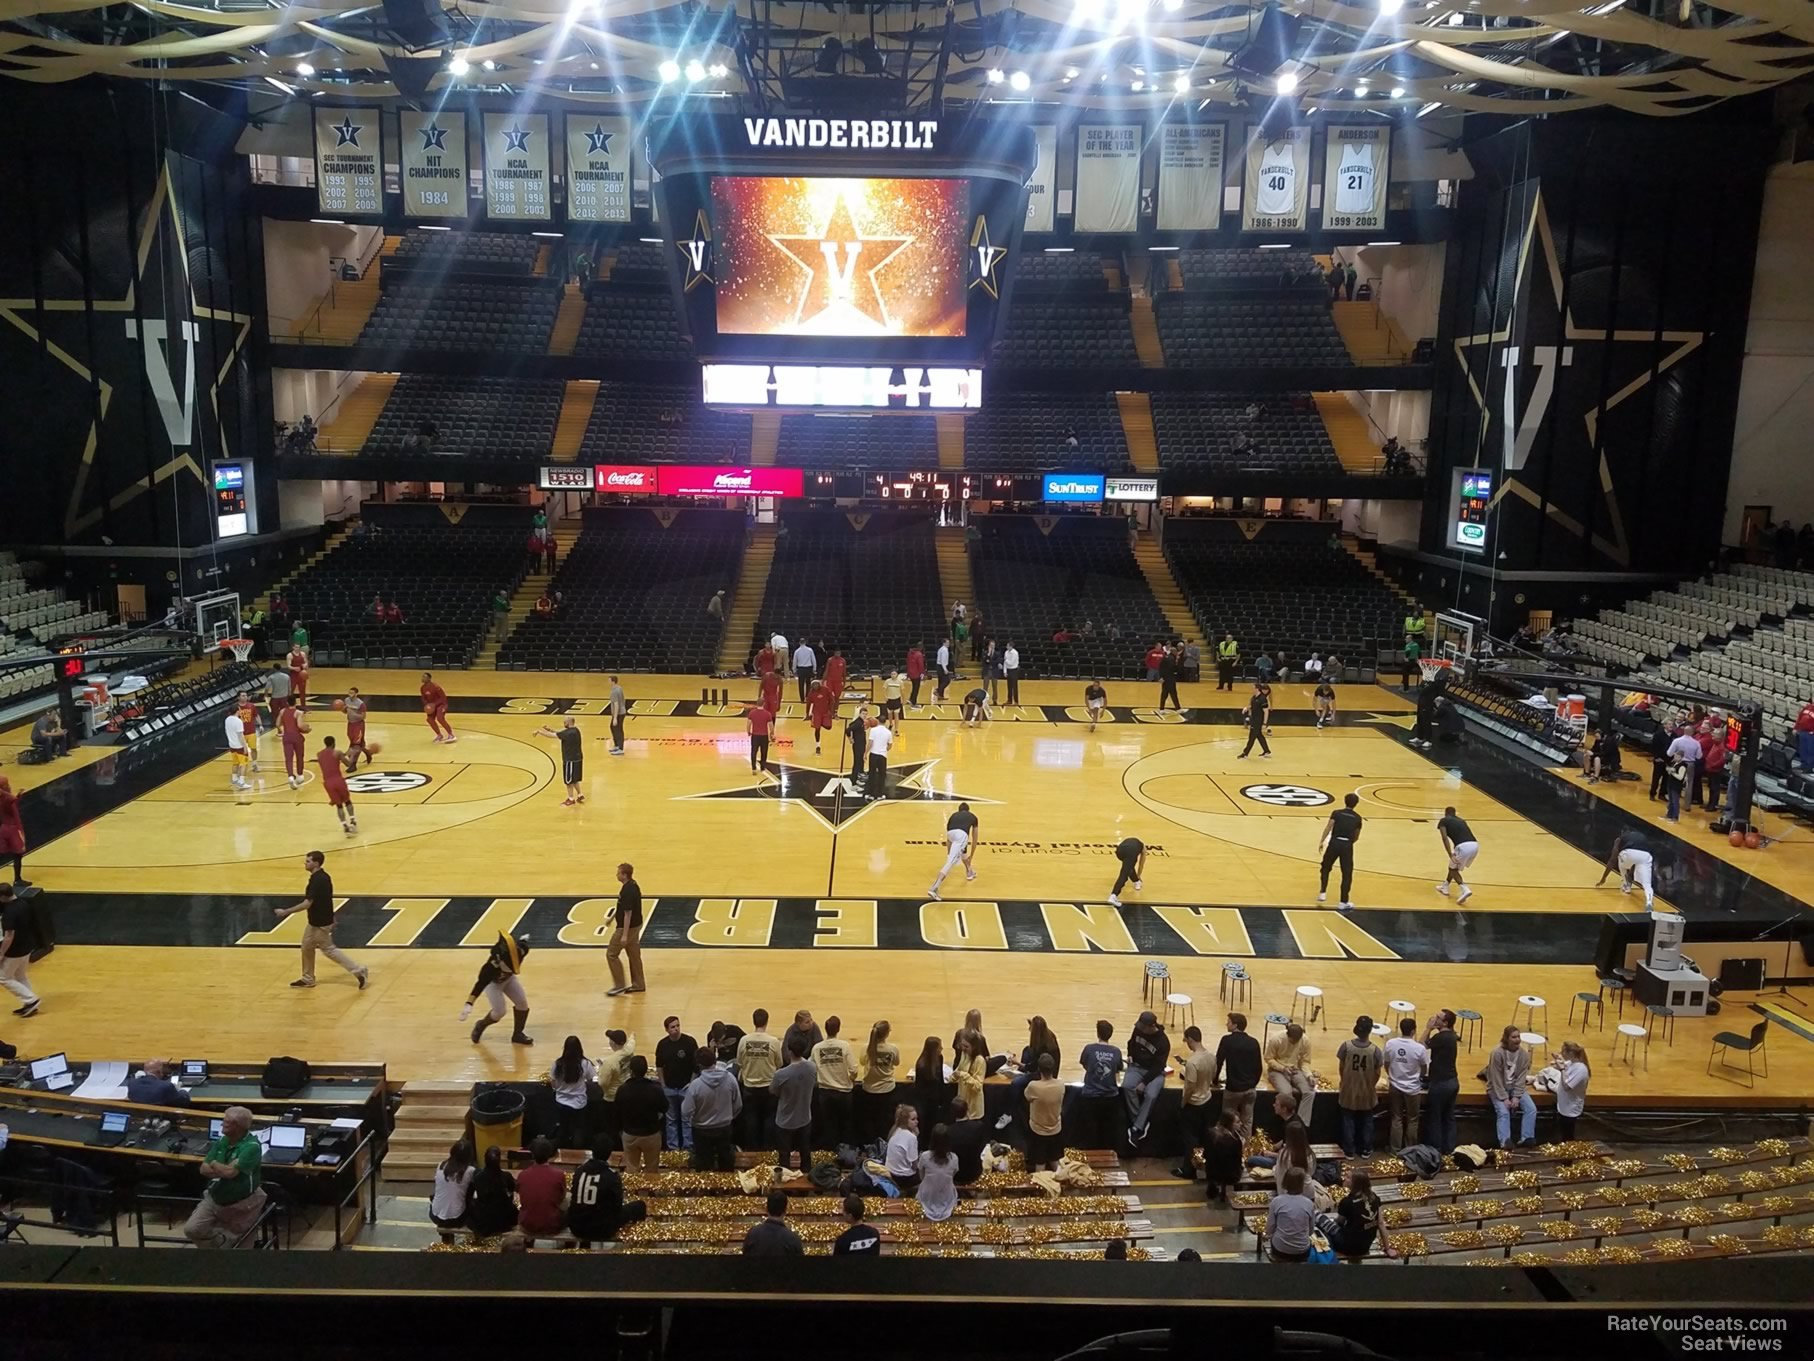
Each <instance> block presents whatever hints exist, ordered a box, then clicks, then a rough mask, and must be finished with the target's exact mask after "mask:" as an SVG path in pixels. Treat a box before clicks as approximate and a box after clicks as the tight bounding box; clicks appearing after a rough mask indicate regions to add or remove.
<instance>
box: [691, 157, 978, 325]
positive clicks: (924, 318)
mask: <svg viewBox="0 0 1814 1361" xmlns="http://www.w3.org/2000/svg"><path fill="white" fill-rule="evenodd" d="M711 197H712V219H713V222H714V224H715V226H716V231H717V240H716V243H715V245H716V250H717V279H716V282H717V291H716V309H717V322H718V333H719V334H720V335H746V336H752V335H753V336H849V337H888V336H900V337H957V338H961V337H963V335H964V334H965V328H966V325H967V321H968V315H967V314H968V303H967V299H966V296H965V294H966V285H967V276H966V270H967V266H968V259H969V256H968V254H967V241H966V237H965V232H966V228H967V225H968V222H969V208H970V188H969V185H968V183H967V182H965V181H963V180H951V179H821V178H779V177H771V176H734V175H717V176H713V178H712V182H711Z"/></svg>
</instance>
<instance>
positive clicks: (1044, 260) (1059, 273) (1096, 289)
mask: <svg viewBox="0 0 1814 1361" xmlns="http://www.w3.org/2000/svg"><path fill="white" fill-rule="evenodd" d="M1108 286H1109V280H1108V275H1107V274H1105V273H1104V272H1103V268H1102V257H1101V256H1100V255H1098V254H1097V253H1096V252H1095V251H1067V250H1047V251H1024V252H1022V254H1021V256H1020V258H1019V259H1018V260H1016V261H1015V263H1014V296H1015V297H1017V298H1024V297H1027V296H1029V295H1031V294H1040V293H1105V292H1107V291H1108Z"/></svg>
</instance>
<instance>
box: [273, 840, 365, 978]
mask: <svg viewBox="0 0 1814 1361" xmlns="http://www.w3.org/2000/svg"><path fill="white" fill-rule="evenodd" d="M326 863H327V857H326V856H325V855H323V854H322V853H321V852H320V851H310V852H309V853H308V854H307V855H305V856H303V858H302V864H303V868H304V869H306V870H308V872H309V886H308V888H306V889H305V890H303V899H302V901H301V902H299V903H297V904H295V905H294V906H292V907H280V908H278V909H277V916H278V918H279V920H281V919H282V918H284V917H289V916H293V915H295V914H296V913H298V912H307V913H308V914H309V917H308V921H309V924H308V925H307V926H306V927H305V928H303V932H302V977H301V978H298V979H297V980H296V981H295V982H294V983H292V984H290V986H291V987H292V988H312V987H314V986H315V952H316V951H317V950H319V951H320V952H321V953H322V954H324V955H326V956H327V957H328V958H329V959H331V960H333V961H334V963H336V964H338V965H339V966H340V967H341V968H343V969H345V970H346V971H347V972H348V973H350V974H351V975H352V976H353V977H354V978H356V979H358V980H359V987H360V989H361V990H363V989H364V988H365V984H366V979H367V978H368V977H369V976H370V975H369V974H368V973H367V972H366V969H365V966H364V965H362V964H359V963H357V962H356V961H354V960H353V958H352V957H351V956H350V955H348V954H347V953H346V952H345V951H344V950H341V949H340V948H339V947H338V946H336V945H335V944H334V881H333V880H332V879H331V878H329V877H328V872H327V869H326V868H325V866H326Z"/></svg>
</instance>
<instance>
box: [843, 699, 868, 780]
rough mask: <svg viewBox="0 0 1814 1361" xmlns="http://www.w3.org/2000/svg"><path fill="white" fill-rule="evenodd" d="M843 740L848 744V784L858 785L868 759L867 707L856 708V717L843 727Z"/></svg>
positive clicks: (863, 705) (864, 705)
mask: <svg viewBox="0 0 1814 1361" xmlns="http://www.w3.org/2000/svg"><path fill="white" fill-rule="evenodd" d="M844 740H845V741H846V742H848V743H849V744H850V782H851V783H852V784H860V783H861V782H862V779H863V768H864V762H866V761H867V760H868V759H869V706H868V705H867V704H862V705H859V706H858V707H857V714H856V717H855V718H853V719H851V720H850V722H848V723H846V724H845V725H844Z"/></svg>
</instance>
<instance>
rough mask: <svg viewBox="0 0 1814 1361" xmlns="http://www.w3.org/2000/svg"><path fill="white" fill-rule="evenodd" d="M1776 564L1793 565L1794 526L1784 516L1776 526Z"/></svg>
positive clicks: (1781, 565)
mask: <svg viewBox="0 0 1814 1361" xmlns="http://www.w3.org/2000/svg"><path fill="white" fill-rule="evenodd" d="M1775 539H1776V565H1777V566H1778V567H1793V566H1794V565H1795V526H1794V525H1792V524H1790V523H1789V521H1788V519H1787V518H1784V519H1783V520H1782V521H1781V522H1780V523H1779V524H1778V525H1777V526H1776V535H1775Z"/></svg>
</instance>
